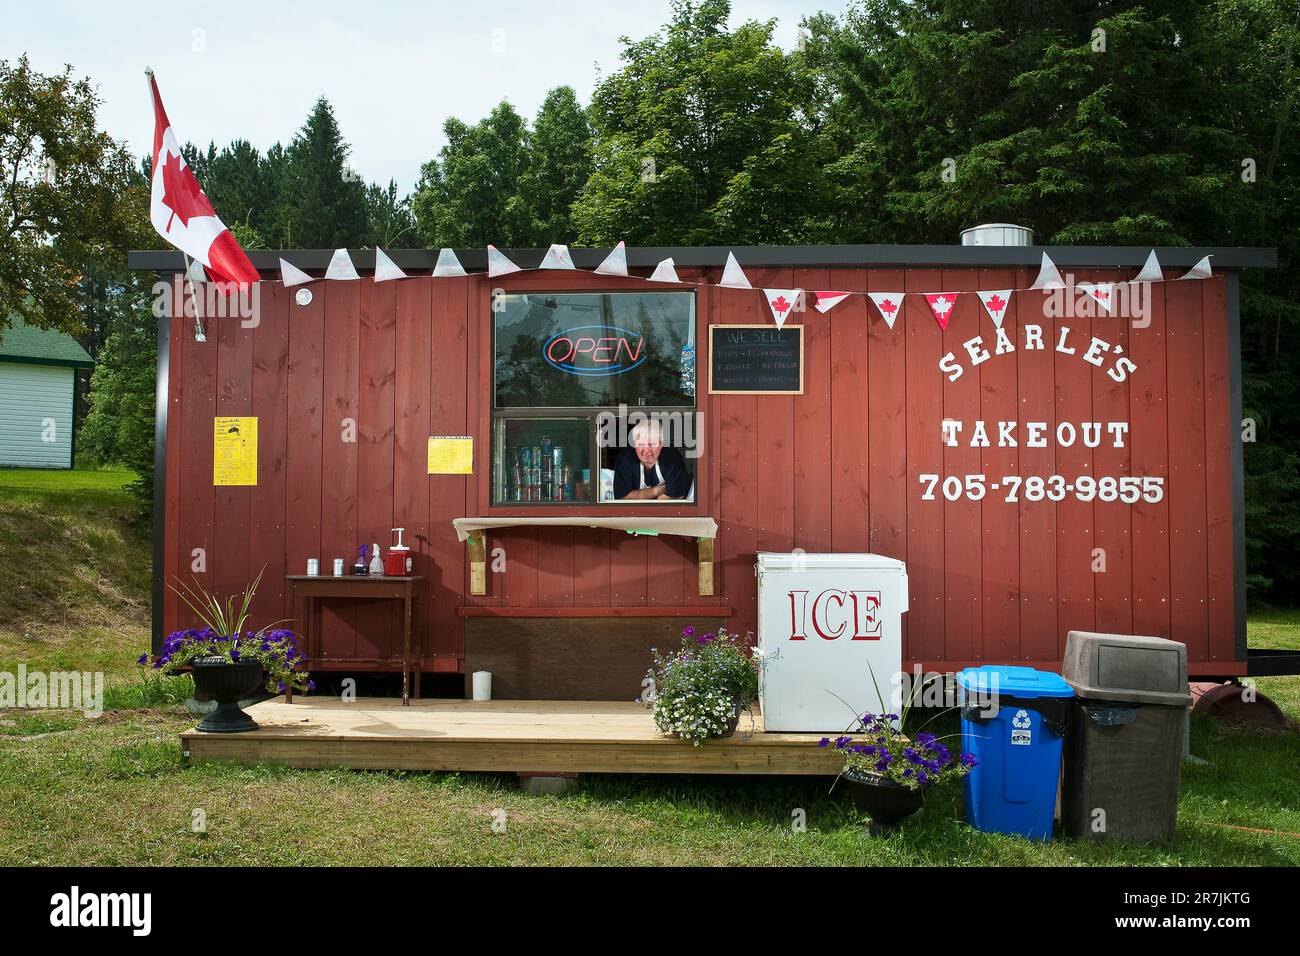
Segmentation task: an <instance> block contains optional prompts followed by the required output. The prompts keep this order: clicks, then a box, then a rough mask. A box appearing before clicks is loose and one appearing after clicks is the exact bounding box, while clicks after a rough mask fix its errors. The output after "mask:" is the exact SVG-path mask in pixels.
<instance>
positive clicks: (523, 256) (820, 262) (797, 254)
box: [127, 245, 1277, 274]
mask: <svg viewBox="0 0 1300 956" xmlns="http://www.w3.org/2000/svg"><path fill="white" fill-rule="evenodd" d="M384 251H385V252H386V253H387V254H388V256H389V258H391V259H392V260H393V262H395V263H396V264H397V265H398V266H399V267H401V268H402V269H409V270H415V271H417V272H418V271H420V270H431V269H432V268H433V264H434V262H435V261H436V260H437V258H438V250H436V249H386V250H384ZM502 252H504V253H505V254H506V255H507V256H508V257H509V258H510V261H511V262H514V263H515V264H516V265H518V266H520V267H522V268H524V269H533V268H536V267H537V265H538V264H539V263H540V262H541V261H542V256H544V255H545V254H546V250H545V249H503V250H502ZM569 252H570V253H571V254H572V256H573V262H574V265H576V266H577V267H578V268H579V269H594V268H595V267H596V266H598V265H600V263H601V261H602V260H603V259H604V258H605V256H606V255H608V254H609V249H608V248H603V249H586V248H576V247H574V248H570V250H569ZM728 252H734V253H735V254H736V259H737V261H738V262H739V263H740V265H741V267H742V268H745V269H768V268H791V267H799V268H810V267H811V268H818V267H821V268H835V267H856V268H862V267H874V268H888V267H898V266H917V267H924V266H930V267H944V266H948V267H966V268H971V267H985V268H994V267H1000V266H1001V267H1006V266H1032V267H1037V266H1038V265H1039V263H1040V262H1041V261H1042V258H1043V253H1044V252H1046V253H1047V254H1048V255H1049V256H1050V257H1051V259H1052V261H1053V262H1055V263H1056V264H1057V265H1058V266H1062V267H1078V268H1093V269H1104V268H1111V267H1115V268H1125V267H1131V268H1135V269H1136V268H1140V267H1141V266H1142V264H1143V263H1144V262H1146V259H1147V255H1148V254H1149V253H1150V252H1151V247H1150V246H952V245H949V246H892V245H870V246H636V247H633V246H629V247H628V249H627V264H628V265H629V266H630V267H632V268H634V269H650V268H653V267H654V266H655V265H656V264H657V263H659V262H660V261H662V260H663V259H667V258H669V257H671V258H672V260H673V262H674V263H675V264H676V265H679V266H683V267H692V266H694V267H721V266H723V265H725V264H726V261H727V253H728ZM348 254H349V255H350V256H351V257H352V262H353V264H354V265H355V266H356V267H357V270H358V271H359V272H371V271H373V270H374V267H375V252H374V250H373V249H349V250H348ZM333 255H334V250H333V249H282V250H256V251H252V252H250V253H249V254H248V257H249V259H251V260H252V263H253V265H254V266H255V267H256V268H257V269H258V270H259V271H261V272H263V273H268V272H269V273H276V274H278V272H279V268H280V258H281V257H282V256H283V257H284V258H285V259H287V260H288V261H289V262H291V263H293V264H294V265H295V266H297V267H298V268H299V269H302V270H304V271H306V272H324V270H325V268H326V267H327V266H328V265H329V262H330V258H331V257H332V256H333ZM1207 255H1208V256H1212V258H1211V260H1210V264H1211V266H1212V267H1213V268H1215V269H1248V268H1258V269H1272V268H1275V267H1276V266H1277V249H1275V248H1263V247H1253V248H1232V247H1217V246H1213V247H1209V246H1207V247H1200V246H1197V247H1188V246H1176V247H1169V248H1163V249H1157V250H1156V256H1157V258H1159V260H1160V264H1161V265H1162V266H1165V267H1166V268H1169V269H1186V268H1189V267H1190V266H1192V265H1193V264H1194V263H1196V262H1197V261H1199V260H1200V259H1201V258H1202V257H1203V256H1207ZM456 257H457V258H458V259H459V260H460V262H461V265H463V266H464V267H465V268H466V269H467V270H469V271H470V272H483V271H486V270H487V250H486V249H457V250H456ZM127 262H128V264H129V266H130V267H131V268H132V269H136V270H139V271H142V272H179V271H181V269H183V268H184V260H183V259H182V257H181V254H180V253H179V252H177V251H175V250H172V249H165V250H154V249H145V250H132V251H131V252H130V253H129V254H128V257H127Z"/></svg>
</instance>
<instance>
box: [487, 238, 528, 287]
mask: <svg viewBox="0 0 1300 956" xmlns="http://www.w3.org/2000/svg"><path fill="white" fill-rule="evenodd" d="M487 254H488V277H489V278H492V277H495V276H504V275H509V274H510V273H512V272H521V271H522V270H521V269H520V268H519V267H518V266H517V265H515V264H514V263H513V262H511V261H510V260H509V259H507V258H506V256H505V253H503V252H502V251H501V250H500V249H498V248H497V247H496V246H494V245H492V244H491V243H488V247H487Z"/></svg>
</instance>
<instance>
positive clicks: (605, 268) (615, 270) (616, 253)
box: [596, 242, 627, 276]
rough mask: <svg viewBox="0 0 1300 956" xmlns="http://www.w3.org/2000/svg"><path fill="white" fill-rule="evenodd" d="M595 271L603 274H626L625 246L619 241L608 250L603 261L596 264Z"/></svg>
mask: <svg viewBox="0 0 1300 956" xmlns="http://www.w3.org/2000/svg"><path fill="white" fill-rule="evenodd" d="M596 271H597V272H598V273H600V274H601V275H603V276H625V275H627V247H626V246H624V245H623V243H622V242H620V243H619V244H618V245H616V246H615V247H614V248H613V249H611V250H609V255H607V256H606V257H605V261H604V262H602V263H601V264H600V265H598V266H596Z"/></svg>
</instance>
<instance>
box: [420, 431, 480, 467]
mask: <svg viewBox="0 0 1300 956" xmlns="http://www.w3.org/2000/svg"><path fill="white" fill-rule="evenodd" d="M429 474H431V475H472V474H474V439H473V438H471V437H469V436H468V435H434V436H432V437H430V439H429Z"/></svg>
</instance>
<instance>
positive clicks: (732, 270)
mask: <svg viewBox="0 0 1300 956" xmlns="http://www.w3.org/2000/svg"><path fill="white" fill-rule="evenodd" d="M718 285H723V286H726V287H727V288H729V289H752V288H754V287H753V286H752V285H750V284H749V280H748V279H746V278H745V273H744V270H742V269H741V268H740V263H739V262H737V261H736V256H735V254H734V253H731V252H728V253H727V267H726V268H725V269H723V270H722V279H721V280H720V281H719V282H718Z"/></svg>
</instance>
